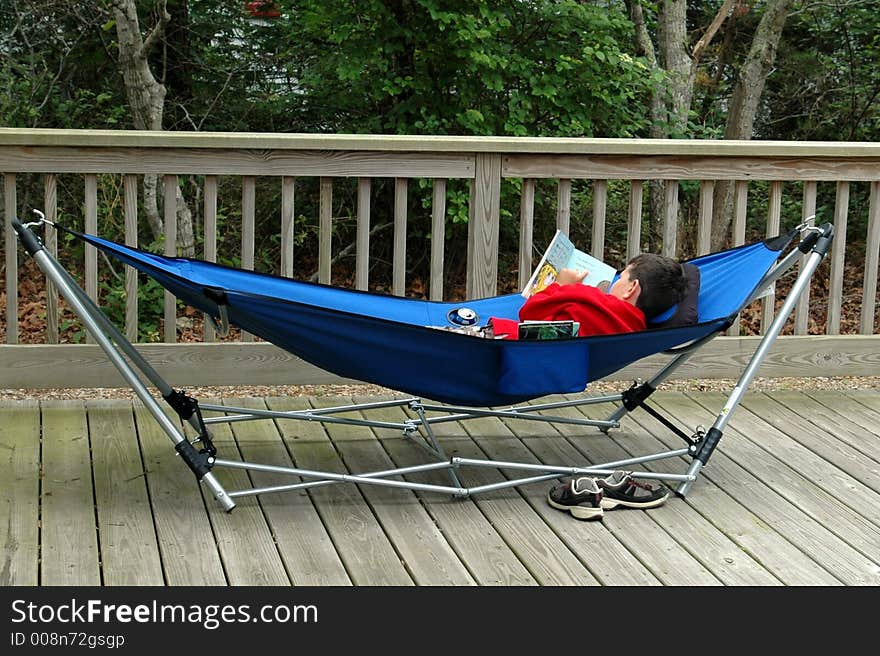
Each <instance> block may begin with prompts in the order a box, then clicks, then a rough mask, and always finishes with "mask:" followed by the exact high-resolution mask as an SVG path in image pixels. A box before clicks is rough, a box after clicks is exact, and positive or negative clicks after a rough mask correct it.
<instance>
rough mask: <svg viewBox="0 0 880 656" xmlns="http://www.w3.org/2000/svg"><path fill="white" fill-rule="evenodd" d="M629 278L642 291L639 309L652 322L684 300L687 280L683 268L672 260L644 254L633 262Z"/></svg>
mask: <svg viewBox="0 0 880 656" xmlns="http://www.w3.org/2000/svg"><path fill="white" fill-rule="evenodd" d="M627 266H630V267H631V268H630V274H629V277H630V279H631V280H638V281H639V287H640V288H641V292H640V293H639V298H638V300H637V301H636V307H637V308H639V309H640V310H641V311H642V312H644V313H645V318H646V319H648V320H650V319H652V318H653V317H656V316H657V315H658V314H660V313H661V312H665V311H666V310H668V309H669V308H671V307H672V306H673V305H675V304H676V303H679V302H680V301H681V299H683V298H684V295H685V291H686V290H687V277H686V276H685V272H684V268H683V267H682V266H681V264H679V263H678V262H676V261H675V260H673V259H672V258H670V257H666V256H665V255H657V254H656V253H642V254H641V255H636V256H635V257H634V258H633V259H631V260H630V261H629V262H628V263H627Z"/></svg>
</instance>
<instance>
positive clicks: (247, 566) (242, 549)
mask: <svg viewBox="0 0 880 656" xmlns="http://www.w3.org/2000/svg"><path fill="white" fill-rule="evenodd" d="M205 402H206V403H207V402H211V403H219V400H215V399H207V400H206V401H205ZM211 434H212V439H213V441H214V444H215V445H216V446H217V451H218V456H219V457H222V458H223V459H225V460H242V457H241V452H240V450H239V445H238V442H237V440H236V437H235V435H234V434H233V431H232V429H231V428H230V425H229V424H216V425H213V426H211ZM214 474H215V476H216V477H217V479H218V481H219V482H220V483H221V485H223V486H224V487H225V488H226V491H227V492H231V491H232V490H237V489H242V488H249V487H251V479H250V476H249V475H248V473H247V472H245V471H243V470H240V469H215V470H214ZM202 495H203V496H204V497H205V503H206V504H207V508H208V517H209V518H210V520H211V525H212V526H213V527H214V535H215V538H216V540H217V546H218V548H219V550H220V558H221V559H222V560H223V567H224V571H225V572H226V578H227V579H228V580H229V584H230V585H254V586H257V585H273V584H277V585H289V584H290V581H289V579H288V577H287V574H286V572H285V571H284V564H283V563H282V561H281V556H280V555H279V554H278V549H277V548H276V545H275V539H274V537H273V535H272V531H271V529H270V528H269V525H268V523H267V521H266V517H265V515H264V514H263V509H262V507H261V506H260V504H259V502H258V501H256V500H255V499H249V500H247V501H244V502H243V503H240V504H237V505H236V507H235V509H234V510H233V511H232V512H226V511H224V510H223V509H222V508H221V507H220V505H219V504H218V503H217V501H216V500H215V499H214V498H213V496H212V495H211V494H210V493H209V492H208V491H207V490H205V489H204V488H202Z"/></svg>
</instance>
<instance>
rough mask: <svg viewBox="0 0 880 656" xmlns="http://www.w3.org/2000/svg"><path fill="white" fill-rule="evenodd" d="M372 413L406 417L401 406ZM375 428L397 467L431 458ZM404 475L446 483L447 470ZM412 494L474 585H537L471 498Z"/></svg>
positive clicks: (452, 444) (452, 443)
mask: <svg viewBox="0 0 880 656" xmlns="http://www.w3.org/2000/svg"><path fill="white" fill-rule="evenodd" d="M371 416H373V417H376V418H377V419H380V420H382V421H394V422H401V421H404V420H406V419H407V418H411V415H410V414H408V413H407V412H405V411H404V410H403V409H401V408H400V407H391V408H385V409H382V410H377V411H374V412H373V413H372V414H371ZM375 432H376V435H377V437H378V438H379V441H380V443H381V444H382V446H383V447H384V448H385V451H386V452H387V453H388V455H389V456H390V457H391V459H392V460H393V461H394V463H395V465H396V466H398V467H410V466H413V465H419V464H423V463H425V462H431V460H430V456H428V454H426V453H425V452H424V451H422V450H421V449H420V448H418V447H416V446H415V445H413V444H411V443H410V442H409V440H406V439H404V438H403V437H402V436H401V433H400V431H396V430H392V429H381V428H380V429H376V431H375ZM462 433H463V430H462ZM414 439H419V438H417V437H416V438H414ZM462 439H467V438H457V437H449V438H445V439H444V440H443V448H444V449H445V450H448V451H449V452H453V451H456V450H458V448H459V446H458V444H459V443H460V442H461V440H462ZM407 480H413V481H418V482H421V483H430V484H434V485H450V483H451V480H450V477H449V474H448V473H447V472H446V471H431V472H425V473H422V474H419V475H417V476H409V477H407ZM416 495H417V496H418V497H419V499H420V500H421V503H422V505H423V506H424V507H425V510H427V511H428V513H429V514H430V515H431V517H432V518H433V520H434V521H435V522H436V523H437V526H438V527H439V528H440V530H441V531H442V532H443V535H444V536H445V537H446V539H447V540H448V541H449V543H450V545H451V546H452V548H453V549H454V550H455V552H456V553H457V554H458V556H459V557H460V558H461V559H462V561H463V562H464V563H465V565H466V566H467V568H468V571H469V572H470V573H471V575H472V576H473V577H474V579H475V580H476V582H477V583H478V584H479V585H498V586H509V585H517V586H521V585H537V584H538V582H537V581H536V580H535V577H533V576H532V575H531V574H530V573H529V571H528V569H527V568H526V567H525V565H523V563H522V561H520V559H519V558H517V556H516V554H515V553H514V552H513V550H512V549H511V548H510V547H509V546H508V545H507V543H506V542H505V541H504V538H503V537H502V536H501V535H499V533H498V531H496V530H495V528H494V527H493V525H492V522H491V521H490V520H489V519H488V518H487V517H486V516H485V515H484V514H483V513H482V512H481V511H480V508H479V506H478V505H477V504H476V503H475V501H474V500H473V499H471V498H467V499H458V498H453V497H451V496H446V495H441V494H438V493H434V492H420V491H417V492H416Z"/></svg>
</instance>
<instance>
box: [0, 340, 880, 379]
mask: <svg viewBox="0 0 880 656" xmlns="http://www.w3.org/2000/svg"><path fill="white" fill-rule="evenodd" d="M759 340H760V337H719V338H717V339H716V340H714V341H712V342H710V343H709V344H707V345H706V346H705V347H703V348H702V349H700V350H699V351H697V352H696V353H695V354H694V355H693V356H692V357H691V359H690V360H689V361H688V362H687V363H686V364H685V365H683V366H682V368H681V369H679V370H678V371H676V374H675V378H676V379H692V378H706V379H710V378H725V379H727V378H736V377H738V376H739V374H740V373H741V372H742V368H743V366H745V364H746V363H747V362H748V359H749V358H750V357H751V355H752V353H754V350H755V347H756V346H757V344H758V341H759ZM877 341H878V340H877V338H876V337H875V336H867V335H849V336H824V335H810V336H791V335H790V336H782V337H780V338H778V340H777V342H776V345H775V346H774V348H773V349H772V351H771V352H770V354H769V355H768V357H767V359H766V360H765V361H764V364H763V365H762V367H761V370H760V375H761V376H764V377H770V378H774V377H810V376H874V375H877V372H878V371H880V350H878V349H877ZM137 349H138V351H139V352H140V353H141V354H142V355H144V357H145V358H146V359H147V361H148V362H150V363H151V364H152V365H153V366H154V367H155V368H156V370H157V371H158V372H159V373H160V374H161V375H162V376H164V377H166V378H167V380H169V381H170V382H172V383H173V384H174V385H183V386H193V385H206V386H207V385H210V386H225V385H269V386H280V385H306V384H313V385H323V384H346V383H352V382H354V383H357V382H360V381H352V380H348V379H343V378H340V377H339V376H336V375H334V374H330V373H327V372H325V371H322V370H320V369H318V368H317V367H315V366H313V365H311V364H308V363H306V362H303V361H302V360H300V359H299V358H297V357H296V356H293V355H291V354H289V353H287V352H286V351H283V350H281V349H279V348H278V347H276V346H274V345H272V344H268V343H266V342H252V343H241V342H231V343H230V342H221V343H215V344H139V345H138V347H137ZM666 361H668V358H667V357H666V356H662V355H656V356H651V357H649V358H645V359H643V360H640V361H639V362H638V363H636V364H633V365H630V366H628V367H626V368H624V369H621V370H619V371H617V372H615V373H613V374H611V375H610V376H608V378H607V379H606V380H631V379H634V378H648V377H650V376H651V375H653V374H654V373H656V372H657V370H658V368H659V367H660V366H661V365H662V364H663V363H664V362H666ZM59 371H63V372H64V374H63V377H62V376H59ZM71 386H72V387H80V388H98V387H107V388H113V387H125V386H126V384H125V382H124V381H123V379H122V377H121V376H120V375H119V374H118V373H117V372H116V370H115V369H114V368H113V365H112V364H111V363H110V362H109V361H108V360H107V358H106V357H105V356H104V353H103V351H101V349H100V347H98V346H97V345H91V344H49V345H18V346H4V347H0V389H4V388H22V389H24V388H32V389H52V388H62V387H71Z"/></svg>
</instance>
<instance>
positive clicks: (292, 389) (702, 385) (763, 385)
mask: <svg viewBox="0 0 880 656" xmlns="http://www.w3.org/2000/svg"><path fill="white" fill-rule="evenodd" d="M630 385H631V382H629V381H615V382H601V381H600V382H596V383H592V384H591V385H590V386H589V388H588V391H590V392H594V393H607V392H616V391H621V390H624V389H626V388H627V387H629V386H630ZM735 385H736V381H735V380H733V379H725V378H712V379H699V380H677V381H668V382H666V383H663V384H662V385H661V386H660V390H664V391H689V392H725V391H730V390H731V389H733V387H734V386H735ZM185 389H186V391H187V392H189V393H190V394H193V393H197V394H198V396H199V397H200V398H222V397H238V398H240V397H269V396H313V397H321V396H330V397H336V396H380V395H389V394H399V393H398V392H395V391H394V390H390V389H387V388H384V387H379V386H377V385H288V386H249V387H239V386H236V387H199V388H196V389H190V388H185ZM856 389H870V390H878V389H880V376H840V377H822V376H818V377H810V378H756V379H755V380H754V381H752V383H751V385H750V386H749V391H753V392H769V391H776V390H805V391H806V390H838V391H839V390H856ZM151 391H152V392H153V393H155V392H156V391H155V390H151ZM133 398H135V394H134V392H133V391H132V390H131V389H129V388H112V387H99V388H71V389H0V399H8V400H25V399H38V400H39V399H44V400H45V399H133Z"/></svg>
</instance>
